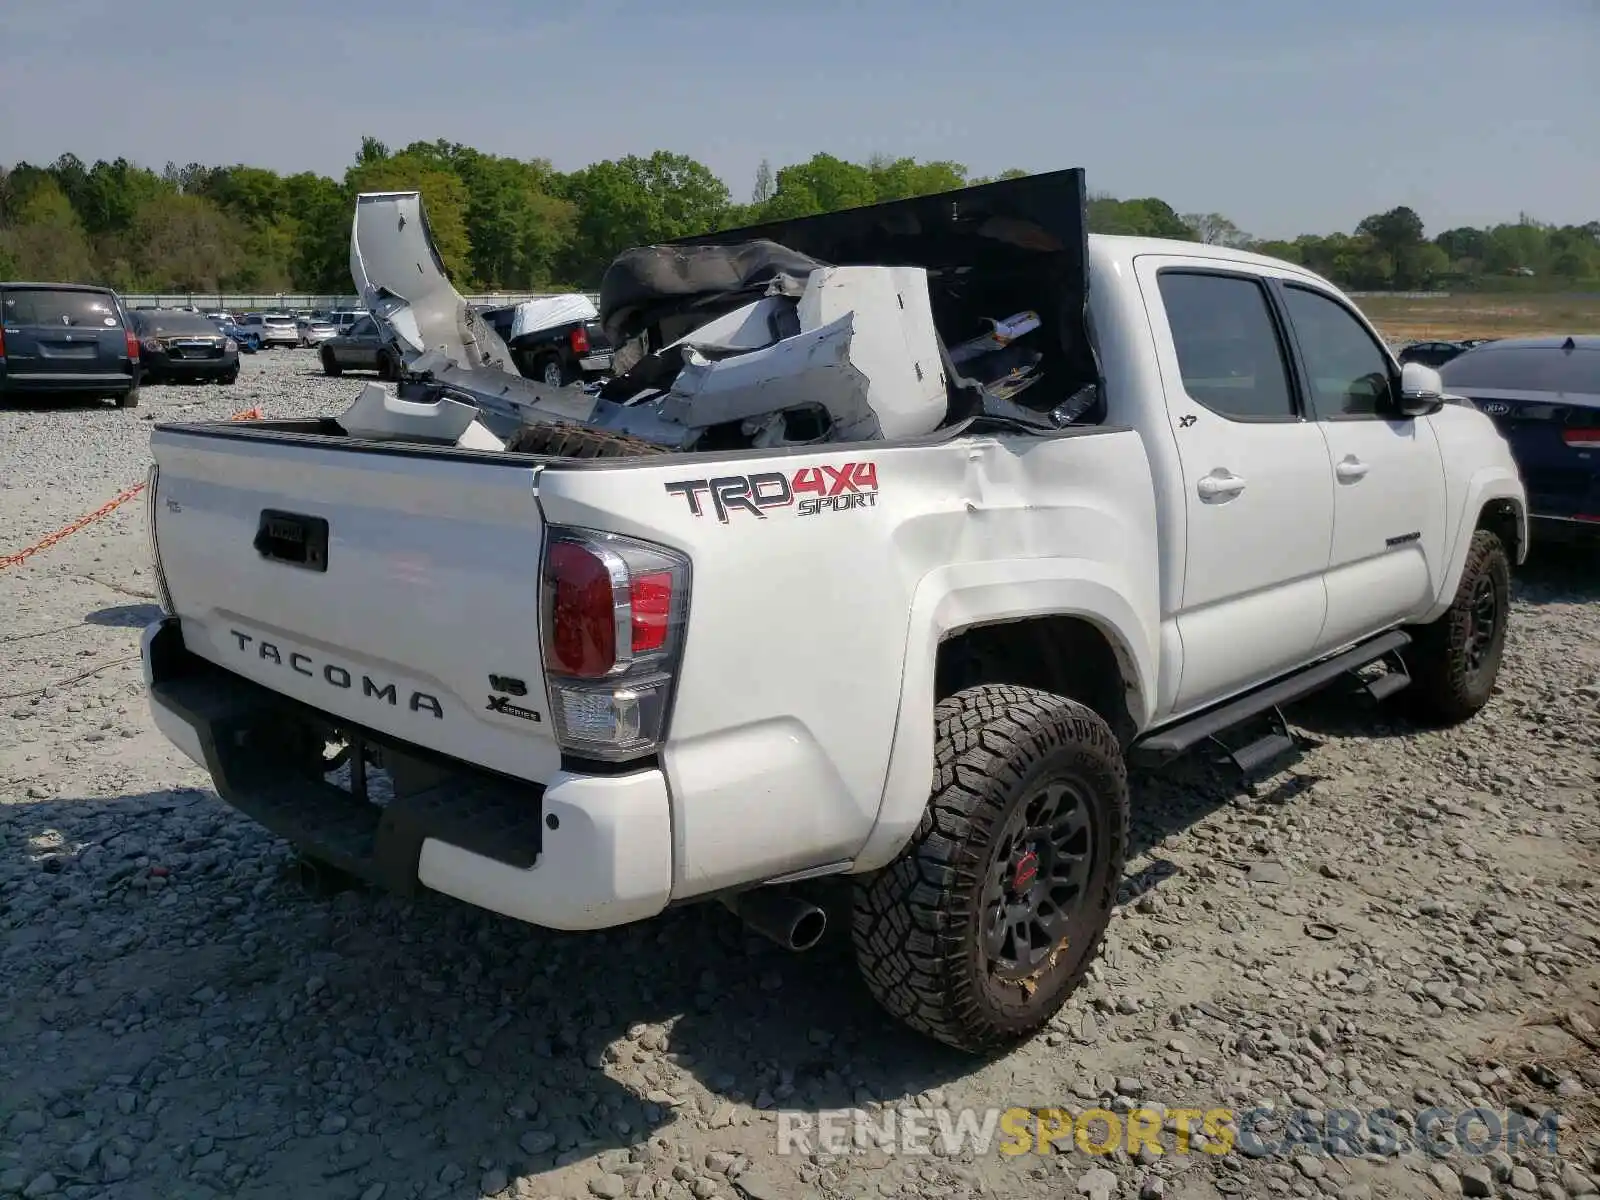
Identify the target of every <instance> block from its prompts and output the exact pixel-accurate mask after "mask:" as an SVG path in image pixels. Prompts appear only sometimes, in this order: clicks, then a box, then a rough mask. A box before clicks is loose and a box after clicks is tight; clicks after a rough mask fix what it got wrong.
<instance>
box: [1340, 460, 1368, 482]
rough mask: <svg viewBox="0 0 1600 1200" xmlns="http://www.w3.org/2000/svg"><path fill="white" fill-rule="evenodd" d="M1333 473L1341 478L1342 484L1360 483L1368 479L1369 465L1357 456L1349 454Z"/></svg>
mask: <svg viewBox="0 0 1600 1200" xmlns="http://www.w3.org/2000/svg"><path fill="white" fill-rule="evenodd" d="M1333 473H1334V474H1335V475H1337V476H1338V477H1339V482H1340V483H1359V482H1360V481H1361V480H1363V479H1365V478H1366V477H1367V464H1366V463H1364V462H1362V461H1361V460H1360V459H1359V458H1357V457H1356V456H1355V455H1353V454H1347V455H1345V456H1344V459H1343V461H1341V462H1340V463H1339V465H1338V466H1337V467H1335V468H1334V469H1333Z"/></svg>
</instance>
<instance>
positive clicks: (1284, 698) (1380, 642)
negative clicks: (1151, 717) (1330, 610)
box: [1134, 629, 1411, 761]
mask: <svg viewBox="0 0 1600 1200" xmlns="http://www.w3.org/2000/svg"><path fill="white" fill-rule="evenodd" d="M1410 644H1411V635H1410V634H1408V633H1406V632H1404V631H1403V630H1399V629H1396V630H1393V631H1391V632H1389V633H1385V634H1382V635H1380V636H1378V637H1375V638H1373V639H1372V640H1371V641H1367V642H1363V643H1362V644H1361V645H1359V646H1356V647H1353V648H1352V649H1349V650H1346V651H1345V652H1344V653H1343V654H1340V655H1337V656H1335V657H1333V658H1330V659H1326V660H1324V661H1322V662H1319V663H1315V664H1313V665H1312V666H1309V667H1307V668H1305V669H1304V670H1302V671H1297V672H1295V673H1294V674H1293V675H1289V676H1286V677H1285V678H1283V679H1280V680H1278V681H1277V682H1276V683H1269V684H1267V685H1266V686H1265V687H1262V688H1258V689H1256V690H1255V691H1253V692H1250V693H1247V694H1246V695H1243V696H1240V697H1238V698H1237V699H1234V700H1229V701H1228V702H1227V703H1225V704H1223V705H1221V706H1219V707H1217V708H1212V709H1208V710H1206V711H1205V712H1202V713H1198V714H1196V715H1195V716H1193V717H1189V718H1187V719H1186V720H1183V721H1180V722H1178V723H1177V724H1175V725H1169V726H1167V727H1166V728H1165V729H1159V730H1157V731H1156V732H1154V733H1152V734H1151V735H1150V736H1149V737H1147V738H1144V739H1142V740H1140V741H1138V742H1136V743H1134V749H1135V750H1137V751H1140V752H1142V753H1146V754H1160V755H1172V754H1181V753H1182V752H1183V751H1185V750H1187V749H1189V748H1190V747H1191V746H1195V745H1197V744H1198V743H1200V742H1203V741H1205V740H1207V739H1208V738H1214V737H1216V736H1217V734H1219V733H1223V732H1224V731H1226V730H1229V729H1232V728H1234V727H1235V726H1237V725H1240V724H1242V723H1243V722H1245V721H1248V720H1249V719H1250V718H1251V717H1258V716H1260V715H1261V714H1262V713H1264V712H1267V711H1269V710H1271V709H1274V708H1277V707H1279V706H1280V705H1283V704H1289V703H1291V702H1292V701H1295V700H1299V699H1301V698H1302V697H1304V696H1309V695H1310V694H1311V693H1312V692H1316V691H1320V690H1322V689H1323V688H1325V687H1327V686H1328V685H1329V684H1330V683H1332V682H1333V681H1334V680H1336V679H1338V678H1339V677H1340V676H1341V675H1345V674H1347V673H1349V672H1351V671H1355V670H1359V669H1360V668H1362V667H1364V666H1366V665H1367V664H1369V663H1373V662H1376V661H1377V660H1378V659H1380V658H1383V657H1384V656H1385V655H1388V654H1393V653H1394V652H1395V651H1396V650H1399V649H1400V648H1401V647H1402V646H1408V645H1410ZM1403 686H1404V684H1398V685H1395V684H1391V685H1389V687H1390V688H1391V689H1392V690H1395V691H1398V690H1399V688H1400V687H1403ZM1268 740H1271V739H1268ZM1253 749H1254V748H1253V747H1250V746H1247V747H1245V748H1244V750H1243V751H1240V753H1245V752H1249V751H1252V750H1253ZM1281 749H1282V747H1281V746H1277V747H1276V748H1272V747H1269V748H1265V749H1264V750H1263V752H1262V753H1263V754H1264V755H1265V757H1264V758H1263V759H1260V760H1258V761H1265V760H1266V759H1269V758H1272V757H1275V756H1276V754H1277V753H1278V752H1279V751H1281ZM1253 757H1254V755H1253V754H1252V758H1253Z"/></svg>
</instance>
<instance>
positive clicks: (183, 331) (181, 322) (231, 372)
mask: <svg viewBox="0 0 1600 1200" xmlns="http://www.w3.org/2000/svg"><path fill="white" fill-rule="evenodd" d="M132 319H133V331H134V333H135V334H136V335H137V337H138V339H139V361H140V363H141V364H142V366H143V368H144V371H143V378H144V382H146V383H159V382H161V381H163V380H167V379H174V380H177V379H186V380H201V379H214V380H217V381H219V382H221V383H232V382H233V381H234V380H236V379H238V378H239V343H238V342H236V341H234V340H233V339H232V338H230V337H228V336H227V335H225V334H224V333H223V332H222V331H221V330H220V329H218V328H217V327H216V325H215V323H213V322H212V320H211V319H210V318H209V317H206V316H204V315H202V314H201V313H193V312H182V311H180V310H178V309H168V308H142V309H137V310H135V311H134V312H133V314H132Z"/></svg>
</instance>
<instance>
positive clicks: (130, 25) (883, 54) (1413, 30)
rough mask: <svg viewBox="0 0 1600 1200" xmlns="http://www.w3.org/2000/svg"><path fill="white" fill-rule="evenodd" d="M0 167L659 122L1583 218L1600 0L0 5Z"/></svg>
mask: <svg viewBox="0 0 1600 1200" xmlns="http://www.w3.org/2000/svg"><path fill="white" fill-rule="evenodd" d="M0 113H4V114H5V118H4V121H3V123H0V164H5V165H11V164H14V163H15V162H17V161H19V160H26V161H29V162H34V163H39V164H43V163H47V162H49V161H52V160H53V159H55V158H56V157H57V156H58V155H60V154H61V153H63V152H65V151H71V152H72V153H74V154H76V155H78V157H79V158H81V159H83V160H84V161H85V162H93V161H94V160H95V159H96V158H108V159H109V158H115V157H117V156H118V155H122V156H125V157H127V158H130V159H132V160H134V161H137V162H141V163H143V164H145V165H148V166H154V167H157V168H160V167H161V166H163V165H165V164H166V163H167V162H168V161H175V162H178V163H187V162H203V163H233V162H247V163H250V164H252V165H256V166H264V167H271V168H273V169H276V170H279V171H284V172H292V171H301V170H314V171H318V172H321V173H323V174H328V175H332V176H335V177H340V176H342V174H343V172H344V170H345V168H346V167H347V166H348V165H349V164H350V162H351V161H352V159H353V158H354V155H355V152H356V150H357V148H358V147H359V145H360V141H361V137H362V135H364V134H371V135H374V136H376V137H378V138H379V139H381V140H382V141H384V142H386V143H387V144H388V145H389V146H390V147H391V148H399V147H400V146H403V145H405V144H406V143H408V142H412V141H431V140H433V139H435V138H445V139H448V140H451V141H457V142H462V143H465V144H467V145H471V146H475V147H476V148H478V149H480V150H483V151H487V152H491V153H495V154H505V155H511V156H514V157H518V158H545V159H548V160H550V161H551V162H552V163H554V165H555V166H556V167H557V168H559V169H562V170H574V169H576V168H578V167H581V166H583V165H584V164H586V163H589V162H593V161H596V160H598V159H603V158H615V157H620V156H621V155H624V154H648V153H650V152H651V151H653V150H657V149H666V150H674V151H678V152H680V153H684V154H688V155H691V156H692V157H694V158H697V159H699V160H700V161H701V162H703V163H705V164H706V165H707V166H709V167H710V168H711V169H712V170H714V171H715V172H716V173H717V174H718V175H720V176H721V177H722V179H723V180H724V181H725V182H726V183H727V184H728V186H729V188H730V189H731V191H732V192H733V196H734V199H735V200H747V199H749V195H750V190H751V186H752V183H753V180H754V177H755V172H756V168H757V166H758V164H759V163H760V162H761V161H762V159H767V160H769V161H770V162H771V163H772V164H773V166H774V168H779V167H782V166H783V165H785V164H787V163H791V162H799V161H803V160H804V159H807V158H809V157H810V156H811V155H812V154H814V153H816V152H818V151H827V152H829V153H832V154H835V155H838V156H840V157H842V158H848V159H852V160H856V161H861V160H864V159H866V158H867V157H868V156H870V155H872V154H887V155H890V156H894V157H901V156H911V157H914V158H917V159H947V160H953V161H955V162H959V163H961V164H963V165H965V166H966V167H967V168H968V169H969V171H971V172H972V173H973V174H975V175H978V174H994V173H997V172H999V171H1001V170H1004V169H1006V168H1008V167H1021V168H1024V169H1026V170H1030V171H1047V170H1057V169H1060V168H1064V167H1082V168H1084V169H1085V171H1086V172H1087V177H1088V183H1089V188H1090V190H1091V191H1092V192H1107V193H1110V194H1112V195H1115V196H1119V197H1122V198H1128V197H1134V196H1150V195H1153V196H1159V197H1160V198H1162V199H1164V200H1166V201H1167V202H1168V203H1170V204H1171V205H1172V206H1173V207H1174V208H1176V209H1177V210H1178V211H1179V212H1220V213H1223V214H1224V215H1226V216H1228V217H1229V218H1231V219H1232V220H1233V221H1234V222H1235V223H1237V224H1238V225H1239V226H1240V227H1241V228H1242V229H1244V230H1246V231H1247V232H1250V233H1253V234H1255V235H1256V236H1258V237H1269V238H1270V237H1290V236H1294V235H1295V234H1298V233H1303V232H1317V233H1326V232H1331V231H1334V230H1345V231H1349V230H1351V229H1353V228H1354V226H1355V224H1356V222H1357V221H1359V220H1360V219H1361V218H1362V217H1363V216H1366V215H1367V214H1369V213H1373V212H1380V211H1384V210H1387V209H1389V208H1392V207H1394V206H1395V205H1399V204H1406V205H1410V206H1411V207H1412V208H1414V209H1416V210H1417V212H1418V213H1420V214H1421V216H1422V218H1423V221H1424V222H1425V224H1426V226H1427V229H1428V231H1429V232H1430V233H1437V232H1439V231H1441V230H1443V229H1446V228H1451V227H1453V226H1457V225H1486V224H1493V223H1496V222H1500V221H1515V220H1517V219H1518V217H1519V215H1520V214H1523V213H1526V214H1528V215H1529V216H1531V217H1533V218H1535V219H1538V220H1541V221H1552V222H1557V223H1563V224H1565V223H1582V222H1584V221H1590V220H1597V219H1600V0H1517V2H1511V0H1216V2H1214V3H1209V4H1208V3H1196V2H1195V0H1114V2H1109V3H1099V4H1093V5H1079V4H1073V3H1070V0H1040V2H1035V0H989V2H986V3H973V2H969V3H966V4H954V3H947V2H944V0H856V3H844V2H839V0H803V2H801V3H783V4H778V3H773V2H771V0H655V2H651V3H647V2H645V0H631V2H630V0H562V2H561V3H552V2H551V0H475V2H474V0H465V2H461V0H458V2H457V3H454V4H445V3H426V2H424V0H340V2H337V3H328V2H327V0H249V2H248V3H244V4H218V3H215V0H207V2H205V3H197V2H194V0H134V2H132V3H129V0H13V2H12V3H9V4H0Z"/></svg>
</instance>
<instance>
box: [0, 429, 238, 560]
mask: <svg viewBox="0 0 1600 1200" xmlns="http://www.w3.org/2000/svg"><path fill="white" fill-rule="evenodd" d="M228 419H229V420H230V421H259V420H260V419H261V410H260V409H259V408H248V409H246V410H245V411H244V412H238V413H234V414H233V416H231V417H229V418H228ZM144 488H145V485H144V484H142V483H136V484H134V485H133V486H132V487H131V488H127V489H125V490H124V491H122V492H121V493H119V494H118V495H117V496H116V497H114V498H113V499H111V500H108V501H106V502H105V503H104V504H102V505H101V506H100V507H99V508H97V509H95V510H94V511H93V512H92V513H89V514H88V515H87V516H83V517H79V518H78V519H77V520H76V521H74V522H73V523H72V524H71V525H67V526H64V527H63V528H61V529H58V530H56V531H55V532H54V533H51V534H47V535H46V536H45V537H43V538H41V539H39V540H38V541H37V542H35V543H34V544H33V545H31V546H29V547H27V548H26V549H23V550H19V551H17V553H15V554H6V555H0V571H3V570H5V568H7V567H15V566H18V565H19V564H21V563H24V562H26V561H27V560H28V559H30V558H32V557H33V556H34V555H35V554H37V553H39V551H41V550H48V549H49V548H50V547H51V546H54V545H55V544H56V543H57V542H59V541H61V540H63V539H64V538H68V537H71V536H72V535H73V534H75V533H77V532H78V530H80V529H82V528H83V527H84V526H85V525H92V524H93V523H94V522H96V521H98V520H99V519H100V518H101V517H104V516H106V515H108V514H110V513H112V512H114V511H116V509H117V508H118V507H120V506H121V505H124V504H126V503H127V502H128V501H129V500H132V499H133V498H134V497H135V496H137V495H138V494H139V493H140V492H142V491H144Z"/></svg>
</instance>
